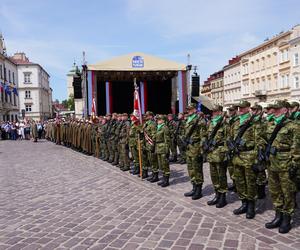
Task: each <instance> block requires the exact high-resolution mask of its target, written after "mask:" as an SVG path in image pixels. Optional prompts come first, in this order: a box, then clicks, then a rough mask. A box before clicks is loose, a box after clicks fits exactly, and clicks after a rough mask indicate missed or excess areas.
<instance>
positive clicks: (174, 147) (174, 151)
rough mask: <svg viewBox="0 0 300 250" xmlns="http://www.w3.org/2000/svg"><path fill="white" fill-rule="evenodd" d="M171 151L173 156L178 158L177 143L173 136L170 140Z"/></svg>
mask: <svg viewBox="0 0 300 250" xmlns="http://www.w3.org/2000/svg"><path fill="white" fill-rule="evenodd" d="M170 151H171V158H172V159H176V158H177V143H176V140H175V138H173V137H171V141H170Z"/></svg>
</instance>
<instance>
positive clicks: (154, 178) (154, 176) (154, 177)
mask: <svg viewBox="0 0 300 250" xmlns="http://www.w3.org/2000/svg"><path fill="white" fill-rule="evenodd" d="M158 181H159V178H158V172H157V173H153V178H152V179H151V181H150V182H151V183H154V182H158Z"/></svg>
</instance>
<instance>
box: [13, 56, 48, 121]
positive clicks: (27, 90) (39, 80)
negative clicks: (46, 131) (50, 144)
mask: <svg viewBox="0 0 300 250" xmlns="http://www.w3.org/2000/svg"><path fill="white" fill-rule="evenodd" d="M11 60H12V61H13V62H14V63H15V64H16V65H17V70H18V71H17V72H18V79H19V102H20V115H21V114H22V113H23V114H24V112H25V117H26V118H27V119H34V120H47V119H48V118H50V117H52V89H51V88H50V83H49V78H50V76H49V74H48V73H47V72H46V70H45V69H44V68H43V67H42V66H41V65H39V64H37V63H33V62H30V61H29V59H28V58H27V57H26V55H25V53H15V54H14V55H13V56H12V57H11Z"/></svg>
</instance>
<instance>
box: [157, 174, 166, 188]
mask: <svg viewBox="0 0 300 250" xmlns="http://www.w3.org/2000/svg"><path fill="white" fill-rule="evenodd" d="M164 182H165V176H163V177H162V179H161V180H160V181H159V182H158V183H157V185H159V186H161V185H162V184H163V183H164Z"/></svg>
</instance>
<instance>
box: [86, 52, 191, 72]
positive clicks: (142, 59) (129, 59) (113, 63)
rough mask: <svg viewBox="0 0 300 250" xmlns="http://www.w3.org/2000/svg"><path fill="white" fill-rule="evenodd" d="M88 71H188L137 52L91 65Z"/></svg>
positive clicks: (177, 65) (181, 65)
mask: <svg viewBox="0 0 300 250" xmlns="http://www.w3.org/2000/svg"><path fill="white" fill-rule="evenodd" d="M88 69H89V70H98V71H179V70H186V65H184V64H180V63H177V62H173V61H169V60H165V59H162V58H159V57H156V56H152V55H148V54H144V53H141V52H135V53H130V54H128V55H123V56H119V57H115V58H112V59H110V60H107V61H103V62H98V63H96V64H90V65H88Z"/></svg>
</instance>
